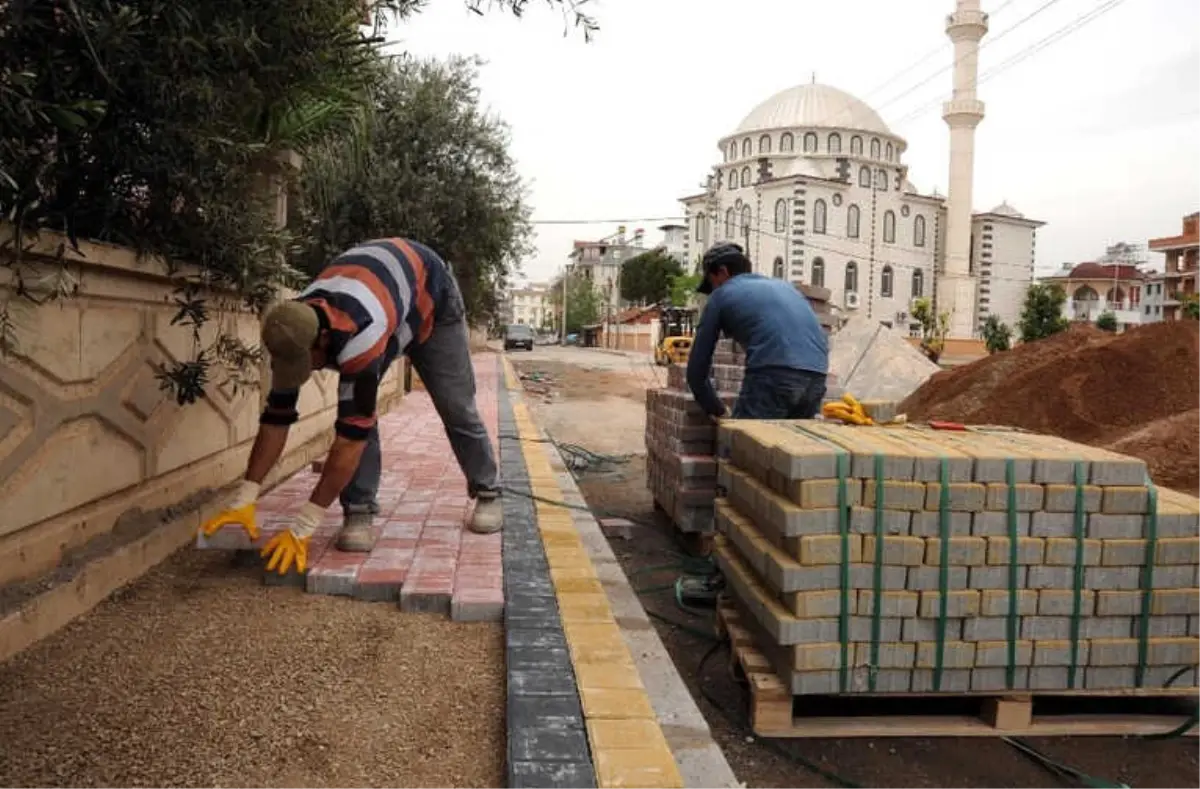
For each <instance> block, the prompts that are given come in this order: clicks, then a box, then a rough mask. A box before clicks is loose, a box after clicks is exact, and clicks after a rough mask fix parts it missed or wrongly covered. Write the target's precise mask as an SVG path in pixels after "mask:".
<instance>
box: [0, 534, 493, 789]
mask: <svg viewBox="0 0 1200 789" xmlns="http://www.w3.org/2000/svg"><path fill="white" fill-rule="evenodd" d="M503 644H504V639H503V630H502V627H501V625H499V624H493V623H487V624H460V623H454V622H451V621H449V620H447V619H445V618H443V617H438V616H424V615H414V614H401V613H400V612H399V611H398V610H397V609H396V607H395V606H394V605H387V604H383V603H364V602H359V601H354V600H349V599H344V598H334V597H325V596H317V595H305V594H304V593H303V592H301V591H300V590H298V589H293V588H282V587H266V586H263V585H262V583H261V581H260V580H259V576H258V572H257V570H255V569H254V568H249V567H244V568H237V567H232V566H231V564H230V559H229V556H228V555H221V554H212V553H199V552H194V551H190V550H186V549H185V550H183V551H181V552H180V553H178V554H176V555H175V556H174V557H172V558H171V559H169V560H168V561H167V562H165V563H164V564H163V565H161V566H160V567H158V568H157V569H155V570H154V571H152V572H151V573H149V574H148V575H147V576H145V577H144V578H142V579H141V580H140V581H139V582H137V583H136V584H135V585H133V586H131V587H128V588H127V589H125V590H123V591H122V592H119V593H118V594H117V595H115V596H114V597H113V598H111V599H109V600H108V601H106V602H105V603H103V604H101V605H100V606H98V607H97V608H96V609H95V610H93V611H92V612H90V613H89V614H88V615H86V616H84V617H83V618H81V619H79V620H77V621H76V622H74V623H73V624H71V625H70V626H68V627H67V628H65V629H63V630H62V631H60V632H59V633H57V634H55V635H54V636H51V637H50V638H48V639H46V640H45V641H43V642H42V643H40V644H38V645H37V646H35V647H33V648H31V649H30V650H27V651H26V652H25V653H23V654H21V655H18V656H17V657H15V658H13V659H12V660H10V661H9V662H7V663H5V664H3V665H0V786H38V785H57V786H101V785H107V786H498V785H500V784H501V783H502V782H503V780H504V771H503V767H504V750H505V723H504V699H505V691H504V687H505V685H504V681H505V680H504V652H503Z"/></svg>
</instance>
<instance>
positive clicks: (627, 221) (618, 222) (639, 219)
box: [529, 216, 687, 225]
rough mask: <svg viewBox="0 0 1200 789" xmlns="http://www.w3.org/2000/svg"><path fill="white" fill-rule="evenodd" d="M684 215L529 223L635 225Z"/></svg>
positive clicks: (677, 219) (674, 219)
mask: <svg viewBox="0 0 1200 789" xmlns="http://www.w3.org/2000/svg"><path fill="white" fill-rule="evenodd" d="M686 221H687V217H686V216H643V217H634V218H632V219H630V218H626V219H531V220H530V221H529V224H531V225H636V224H642V223H649V222H686Z"/></svg>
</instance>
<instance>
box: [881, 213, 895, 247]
mask: <svg viewBox="0 0 1200 789" xmlns="http://www.w3.org/2000/svg"><path fill="white" fill-rule="evenodd" d="M883 243H885V244H895V243H896V212H895V211H892V210H890V209H889V210H887V211H884V212H883Z"/></svg>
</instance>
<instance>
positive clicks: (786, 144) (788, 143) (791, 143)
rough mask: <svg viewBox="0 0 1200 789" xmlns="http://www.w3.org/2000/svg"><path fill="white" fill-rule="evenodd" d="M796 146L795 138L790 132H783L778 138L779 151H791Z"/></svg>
mask: <svg viewBox="0 0 1200 789" xmlns="http://www.w3.org/2000/svg"><path fill="white" fill-rule="evenodd" d="M795 148H796V138H795V137H793V136H792V133H791V132H784V133H783V136H782V137H780V138H779V150H780V152H781V153H791V152H792V151H793V150H795Z"/></svg>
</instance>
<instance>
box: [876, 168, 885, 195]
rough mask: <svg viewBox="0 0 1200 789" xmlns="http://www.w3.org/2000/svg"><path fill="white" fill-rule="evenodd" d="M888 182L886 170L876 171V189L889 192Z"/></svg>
mask: <svg viewBox="0 0 1200 789" xmlns="http://www.w3.org/2000/svg"><path fill="white" fill-rule="evenodd" d="M887 181H888V179H887V171H886V170H882V169H880V170H876V171H875V188H876V189H878V190H879V191H881V192H886V191H887Z"/></svg>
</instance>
